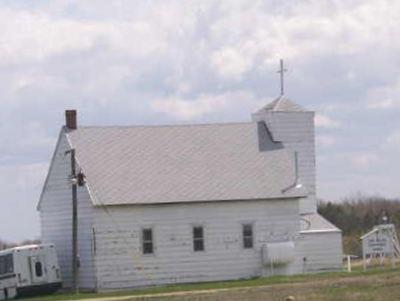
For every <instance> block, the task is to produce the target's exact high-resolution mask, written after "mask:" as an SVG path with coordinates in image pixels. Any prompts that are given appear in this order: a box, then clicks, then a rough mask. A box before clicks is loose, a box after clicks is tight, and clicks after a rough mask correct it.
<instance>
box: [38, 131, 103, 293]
mask: <svg viewBox="0 0 400 301" xmlns="http://www.w3.org/2000/svg"><path fill="white" fill-rule="evenodd" d="M69 149H70V146H69V144H68V141H67V139H66V137H65V134H64V133H63V132H61V134H60V137H59V141H58V143H57V147H56V150H55V154H54V158H53V160H52V164H51V166H50V169H49V174H48V176H47V180H46V183H45V186H44V190H43V193H42V198H41V201H40V204H39V211H40V221H41V232H42V241H43V242H44V243H53V244H55V246H56V250H57V254H58V259H59V262H60V268H61V271H62V277H63V286H64V287H66V288H68V287H71V281H72V218H71V217H72V192H71V185H70V184H69V180H68V177H69V175H70V174H71V165H70V157H69V156H66V155H65V151H67V150H69ZM92 214H93V207H92V205H91V201H90V196H89V194H88V191H87V188H86V187H78V250H79V256H80V262H81V268H80V270H79V285H80V287H81V288H86V289H94V288H95V281H94V272H93V270H94V269H93V260H92V241H91V239H92V219H93V218H92Z"/></svg>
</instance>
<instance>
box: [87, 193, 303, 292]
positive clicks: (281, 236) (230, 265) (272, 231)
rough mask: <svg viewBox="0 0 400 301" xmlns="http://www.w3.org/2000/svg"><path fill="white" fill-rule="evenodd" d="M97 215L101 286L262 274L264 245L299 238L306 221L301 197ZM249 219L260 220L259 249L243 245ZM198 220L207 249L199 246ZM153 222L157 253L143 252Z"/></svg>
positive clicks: (256, 226)
mask: <svg viewBox="0 0 400 301" xmlns="http://www.w3.org/2000/svg"><path fill="white" fill-rule="evenodd" d="M94 219H95V221H94V224H95V232H96V249H97V252H96V263H97V266H96V270H97V279H98V284H99V289H100V290H106V289H116V288H128V287H138V286H143V285H151V284H166V283H177V282H197V281H212V280H222V279H238V278H249V277H254V276H259V275H261V274H262V264H261V247H262V245H263V244H264V243H266V242H269V241H274V240H275V241H276V240H287V239H295V238H296V235H297V233H298V231H299V225H300V222H299V216H298V201H297V200H284V201H271V200H266V201H238V202H219V203H214V204H212V205H210V204H205V203H198V204H186V205H184V204H170V205H159V206H128V207H108V208H107V210H104V209H102V208H96V209H95V214H94ZM245 222H252V223H253V225H254V235H255V237H254V245H255V248H254V249H250V250H247V249H243V247H242V233H241V225H242V223H245ZM198 224H201V225H203V226H204V234H205V251H204V252H194V251H193V245H192V225H198ZM147 226H151V227H152V228H153V231H154V239H155V240H154V248H155V254H154V255H142V254H141V241H140V230H141V228H142V227H147Z"/></svg>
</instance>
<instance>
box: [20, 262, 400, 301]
mask: <svg viewBox="0 0 400 301" xmlns="http://www.w3.org/2000/svg"><path fill="white" fill-rule="evenodd" d="M361 276H362V277H361ZM360 277H361V279H369V278H370V280H372V278H377V279H380V278H384V277H392V278H393V277H399V281H400V271H399V270H398V269H396V270H390V269H372V270H368V271H367V272H363V271H362V270H361V268H358V269H356V270H355V271H353V272H352V273H347V272H336V273H320V274H312V275H295V276H274V277H268V278H255V279H248V280H236V281H223V282H207V283H196V284H181V285H168V286H159V287H150V288H144V289H137V290H132V291H118V292H109V293H101V294H95V293H80V294H77V295H76V294H54V295H49V296H42V297H36V298H29V299H24V300H29V301H38V300H42V301H46V300H48V301H56V300H81V299H88V298H99V297H118V296H139V295H143V296H145V295H153V294H163V293H173V292H188V291H207V290H215V289H229V288H244V287H246V288H247V287H252V288H257V287H263V286H271V285H278V284H281V285H283V286H284V285H285V284H286V286H287V284H303V283H304V285H301V286H300V287H301V288H302V289H306V288H307V287H310V289H311V291H310V292H308V293H309V294H320V297H319V298H323V297H322V296H323V295H326V296H329V295H332V294H333V295H334V296H336V297H337V298H338V297H339V296H341V298H343V297H344V296H345V295H346V294H349V293H353V294H355V293H357V291H358V290H362V291H363V292H367V291H369V290H376V287H374V285H371V283H369V284H368V285H364V286H363V284H362V281H361V284H360V285H354V284H352V283H351V282H350V284H348V285H342V284H341V285H339V286H330V285H324V286H321V287H314V285H313V284H314V283H315V282H316V281H318V282H321V281H324V280H325V281H327V283H335V282H339V283H340V282H343V281H344V282H345V283H346V279H349V280H351V279H356V278H360ZM372 282H374V281H373V280H372ZM399 287H400V283H399ZM288 293H290V291H288ZM368 296H370V295H368ZM368 296H365V297H368ZM255 298H256V297H255ZM172 299H173V298H172ZM172 299H171V297H169V298H167V299H165V300H172ZM20 300H22V299H20ZM157 300H161V299H159V298H157ZM162 300H164V299H162ZM173 300H179V299H173ZM185 300H186V299H185ZM202 300H203V299H202ZM210 300H212V299H210ZM218 300H219V299H218ZM251 300H253V299H251ZM254 300H256V299H254ZM300 300H301V299H300ZM309 300H313V299H309ZM316 300H318V299H316ZM321 300H331V299H321ZM332 300H334V299H332ZM336 300H347V299H339V298H338V299H336ZM349 300H351V299H349ZM354 300H358V299H354ZM360 300H361V299H360ZM392 300H393V299H392ZM399 300H400V296H399Z"/></svg>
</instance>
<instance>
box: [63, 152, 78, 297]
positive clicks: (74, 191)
mask: <svg viewBox="0 0 400 301" xmlns="http://www.w3.org/2000/svg"><path fill="white" fill-rule="evenodd" d="M66 153H69V154H70V158H71V182H72V289H73V291H74V292H75V293H76V294H77V293H79V285H78V193H77V186H78V181H77V174H76V164H75V149H71V150H69V151H67V152H66Z"/></svg>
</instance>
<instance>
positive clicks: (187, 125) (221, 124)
mask: <svg viewBox="0 0 400 301" xmlns="http://www.w3.org/2000/svg"><path fill="white" fill-rule="evenodd" d="M253 123H254V122H252V121H247V122H245V121H243V122H225V123H223V122H220V123H188V124H185V123H183V124H182V123H181V124H148V125H145V124H142V125H84V126H79V127H78V130H79V129H82V128H84V129H92V128H93V129H100V128H123V129H129V128H169V127H201V126H234V125H243V124H249V125H250V124H253Z"/></svg>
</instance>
